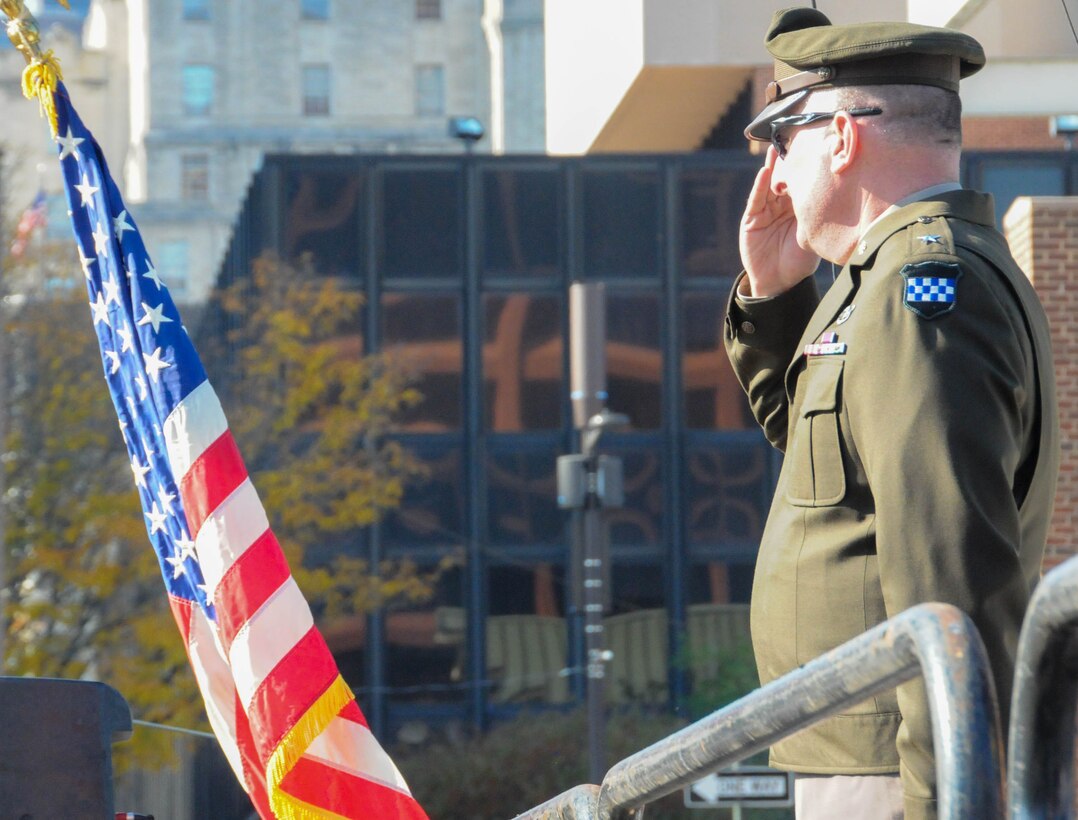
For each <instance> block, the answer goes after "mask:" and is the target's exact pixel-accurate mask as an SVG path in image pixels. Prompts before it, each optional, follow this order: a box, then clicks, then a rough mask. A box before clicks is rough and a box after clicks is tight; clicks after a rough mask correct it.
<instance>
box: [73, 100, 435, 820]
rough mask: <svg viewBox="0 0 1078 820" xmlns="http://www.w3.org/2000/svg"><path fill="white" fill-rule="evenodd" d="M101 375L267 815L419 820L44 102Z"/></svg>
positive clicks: (164, 558) (125, 234) (215, 409)
mask: <svg viewBox="0 0 1078 820" xmlns="http://www.w3.org/2000/svg"><path fill="white" fill-rule="evenodd" d="M54 99H55V105H56V112H57V121H56V124H57V133H58V136H57V138H56V141H57V143H58V144H59V157H60V164H61V167H62V171H63V176H64V183H65V189H66V192H67V198H68V203H69V207H70V213H71V221H72V225H73V227H74V230H75V238H76V240H77V242H78V246H79V257H80V259H81V262H82V268H83V272H84V273H85V275H86V281H87V291H88V293H89V299H90V309H91V311H92V315H93V325H94V329H95V330H96V332H97V337H98V340H99V342H100V344H101V356H102V360H103V363H104V369H105V378H106V380H107V382H108V385H109V390H110V392H111V394H112V399H113V403H114V404H115V407H116V413H117V415H118V416H119V420H120V428H121V429H122V431H123V435H124V441H125V442H126V444H127V450H128V455H129V456H130V459H131V471H132V472H133V474H134V477H135V484H136V485H137V487H138V492H139V496H140V498H141V500H142V506H143V510H144V513H145V517H146V529H147V531H148V533H149V536H150V541H151V543H152V544H153V548H154V550H155V551H156V553H157V557H158V560H159V561H160V564H161V573H162V576H163V578H164V581H165V588H166V590H167V592H168V600H169V604H170V606H171V608H172V614H173V616H174V617H175V619H176V624H177V625H178V626H179V629H180V634H181V636H182V637H183V640H184V642H185V644H186V647H187V654H188V657H189V658H190V661H191V667H192V669H193V670H194V674H195V677H196V678H197V680H198V684H199V687H200V689H201V691H202V697H203V699H204V700H205V703H206V711H207V714H208V716H209V721H210V723H211V725H212V726H213V730H214V732H215V734H216V735H217V738H218V740H219V741H220V743H221V747H222V749H223V750H224V752H225V755H226V756H227V758H228V760H229V762H230V763H231V765H232V768H233V769H234V770H235V772H236V776H237V777H238V778H239V780H240V782H241V783H242V784H243V785H244V787H245V788H246V790H247V792H248V794H250V796H251V801H252V803H253V804H254V805H255V807H256V808H257V809H258V812H259V814H260V815H261V816H262V817H263V818H273V817H278V818H288V820H293V819H294V820H315V819H316V818H409V819H411V818H425V817H426V815H425V814H424V812H423V810H422V809H421V808H420V807H419V804H418V803H416V801H415V800H414V799H413V798H412V796H411V793H410V792H409V790H408V787H407V785H406V784H405V782H404V779H403V778H402V777H401V775H400V773H399V772H398V770H397V768H396V766H395V765H394V764H393V762H392V760H390V758H389V756H388V755H386V753H385V752H384V751H383V750H382V748H381V746H380V745H379V744H378V741H377V740H376V739H375V737H374V736H373V735H372V734H371V732H370V729H369V728H368V727H367V723H366V720H365V719H364V717H363V714H362V712H361V711H360V709H359V706H358V705H357V704H356V702H355V699H354V697H353V695H352V692H351V691H350V690H349V688H348V686H347V685H346V684H345V682H344V681H343V679H342V678H341V676H340V673H339V672H338V670H337V666H336V663H335V662H334V660H333V658H332V656H331V655H330V652H329V649H328V648H327V646H326V644H325V641H324V640H323V638H322V636H321V635H320V634H319V632H318V630H317V628H316V627H315V625H314V622H313V619H312V616H311V611H310V608H309V607H308V605H307V602H306V600H305V599H304V597H303V594H302V593H301V592H300V590H299V588H298V587H297V586H296V582H295V581H294V580H293V578H292V574H291V572H290V570H289V568H288V565H287V563H286V561H285V558H284V555H283V554H282V552H281V548H280V546H279V545H278V543H277V540H276V538H275V537H274V535H273V532H272V531H271V530H270V527H269V523H268V521H267V518H266V513H265V510H264V509H263V507H262V504H261V502H260V501H259V498H258V495H257V493H256V492H255V489H254V487H253V486H252V485H251V481H250V479H249V478H248V475H247V470H246V468H245V467H244V464H243V461H242V459H241V457H240V454H239V451H238V450H237V448H236V444H235V442H234V441H233V438H232V435H231V433H230V432H229V429H228V423H227V421H226V420H225V416H224V413H223V412H222V410H221V404H220V402H219V401H218V399H217V396H216V394H215V393H214V390H213V388H212V387H211V386H210V383H209V382H208V381H207V380H206V373H205V370H204V369H203V367H202V363H201V362H200V361H199V358H198V354H197V353H196V352H195V349H194V347H193V346H192V344H191V341H190V340H189V339H188V337H187V332H186V330H185V329H184V327H183V325H182V324H181V321H180V316H179V314H178V313H177V311H176V306H175V304H174V303H173V301H172V298H171V297H170V296H169V292H168V289H167V288H166V287H165V283H164V282H162V280H161V277H160V276H159V275H158V272H157V271H156V270H155V269H154V266H153V264H152V262H151V261H150V257H149V255H148V254H147V253H146V248H145V246H144V245H143V242H142V239H141V237H140V235H139V232H138V230H137V229H136V227H135V223H134V221H133V220H132V218H131V215H130V214H129V213H128V212H127V210H126V209H125V207H124V203H123V200H122V199H121V197H120V192H119V190H118V189H117V187H116V185H115V183H114V182H113V180H112V178H111V176H110V175H109V172H108V168H107V166H106V164H105V159H104V156H103V155H102V153H101V149H100V147H99V146H98V145H97V143H96V142H95V141H94V139H93V136H92V135H91V134H90V132H89V131H87V130H86V127H85V126H84V125H83V124H82V122H81V121H80V120H79V117H78V115H77V114H76V113H75V111H74V109H73V108H72V106H71V102H70V100H69V98H68V96H67V91H66V89H65V88H64V87H63V85H59V86H58V87H57V90H56V92H55V95H54Z"/></svg>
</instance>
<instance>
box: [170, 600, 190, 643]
mask: <svg viewBox="0 0 1078 820" xmlns="http://www.w3.org/2000/svg"><path fill="white" fill-rule="evenodd" d="M168 608H169V609H171V610H172V619H173V620H174V621H176V627H177V628H178V629H179V630H180V637H181V638H183V645H184V646H185V647H186V646H187V643H188V641H190V639H191V602H190V601H188V600H187V599H186V598H175V597H173V596H172V595H169V596H168Z"/></svg>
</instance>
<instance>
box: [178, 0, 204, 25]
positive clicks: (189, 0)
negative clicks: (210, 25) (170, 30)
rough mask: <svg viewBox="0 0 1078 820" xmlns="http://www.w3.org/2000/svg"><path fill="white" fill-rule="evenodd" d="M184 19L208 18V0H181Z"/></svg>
mask: <svg viewBox="0 0 1078 820" xmlns="http://www.w3.org/2000/svg"><path fill="white" fill-rule="evenodd" d="M183 19H184V20H209V19H210V0H183Z"/></svg>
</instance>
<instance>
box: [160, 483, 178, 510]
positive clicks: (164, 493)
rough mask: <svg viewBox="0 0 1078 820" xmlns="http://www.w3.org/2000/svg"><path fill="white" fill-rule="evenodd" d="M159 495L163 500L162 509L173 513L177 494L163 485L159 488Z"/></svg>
mask: <svg viewBox="0 0 1078 820" xmlns="http://www.w3.org/2000/svg"><path fill="white" fill-rule="evenodd" d="M157 497H158V499H160V501H161V509H162V510H164V511H165V512H167V513H168V514H169V515H172V502H173V501H175V500H176V494H175V493H170V492H169V491H168V489H167V488H166V487H165V486H164V485H162V486H161V487H160V488H159V489H158V490H157Z"/></svg>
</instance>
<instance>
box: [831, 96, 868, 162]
mask: <svg viewBox="0 0 1078 820" xmlns="http://www.w3.org/2000/svg"><path fill="white" fill-rule="evenodd" d="M831 130H832V132H833V133H832V135H831V140H830V141H829V143H828V152H829V153H828V156H829V159H830V162H831V173H833V174H841V173H843V172H844V171H846V170H847V169H849V167H850V166H851V165H853V162H854V160H855V159H856V158H857V153H858V151H860V150H861V134H860V128H859V126H858V124H857V120H856V119H855V118H854V117H851V116H850V115H849V114H848V113H846V112H845V111H839V112H838V113H837V114H835V118H834V120H832V121H831Z"/></svg>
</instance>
